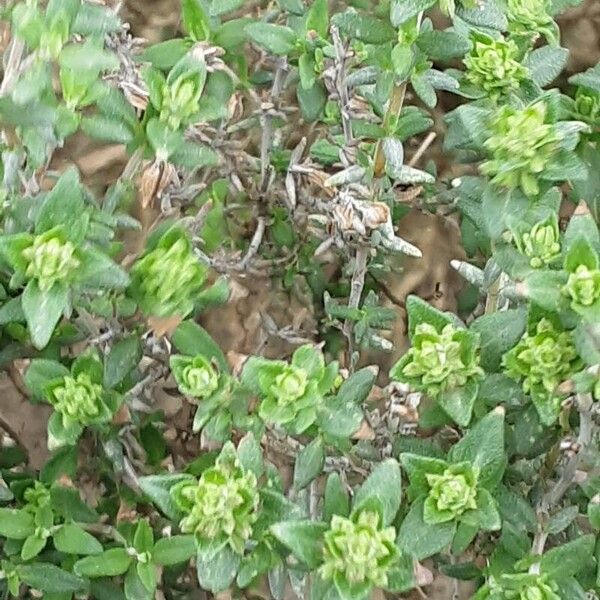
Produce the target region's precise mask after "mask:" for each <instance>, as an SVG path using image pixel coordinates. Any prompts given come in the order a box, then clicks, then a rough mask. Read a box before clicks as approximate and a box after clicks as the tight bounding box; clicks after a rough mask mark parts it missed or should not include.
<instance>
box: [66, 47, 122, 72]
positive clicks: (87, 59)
mask: <svg viewBox="0 0 600 600" xmlns="http://www.w3.org/2000/svg"><path fill="white" fill-rule="evenodd" d="M58 62H59V64H60V66H61V67H62V68H66V69H71V70H72V71H75V73H77V72H86V71H97V72H100V71H109V70H111V71H112V70H114V69H117V68H118V67H119V59H118V58H117V56H116V54H114V53H113V52H109V51H108V50H105V49H104V48H102V46H100V45H99V44H98V43H97V42H96V41H95V40H92V39H90V40H88V41H86V42H85V43H84V44H69V45H68V46H65V47H64V48H63V50H62V52H61V53H60V57H59V59H58Z"/></svg>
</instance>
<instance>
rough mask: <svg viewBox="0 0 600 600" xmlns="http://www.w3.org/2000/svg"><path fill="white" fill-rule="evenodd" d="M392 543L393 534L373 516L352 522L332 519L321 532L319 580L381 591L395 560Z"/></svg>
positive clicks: (364, 514)
mask: <svg viewBox="0 0 600 600" xmlns="http://www.w3.org/2000/svg"><path fill="white" fill-rule="evenodd" d="M395 539H396V530H395V529H394V528H393V527H386V528H382V527H381V525H380V517H379V515H378V514H377V513H375V512H369V511H362V512H360V513H359V514H358V515H357V516H355V517H354V518H353V519H347V518H345V517H341V516H339V515H334V516H333V518H332V519H331V526H330V528H329V530H328V531H326V532H325V537H324V545H323V564H322V565H321V567H320V569H319V572H320V574H321V577H323V579H325V580H334V579H336V578H337V577H340V576H341V577H342V578H343V579H345V580H346V582H347V583H348V584H350V586H352V585H357V584H365V583H370V584H372V585H373V586H378V587H385V586H386V585H387V581H388V571H389V569H390V566H391V565H392V564H393V562H394V561H395V560H396V558H397V556H398V549H397V548H396V545H395V543H394V541H395Z"/></svg>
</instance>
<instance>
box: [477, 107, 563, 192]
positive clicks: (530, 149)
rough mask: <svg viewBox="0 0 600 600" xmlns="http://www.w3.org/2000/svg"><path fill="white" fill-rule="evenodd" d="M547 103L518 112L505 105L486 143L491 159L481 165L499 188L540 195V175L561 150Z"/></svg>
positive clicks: (482, 170) (493, 124)
mask: <svg viewBox="0 0 600 600" xmlns="http://www.w3.org/2000/svg"><path fill="white" fill-rule="evenodd" d="M545 119H546V105H545V104H544V103H543V102H538V103H536V104H533V105H530V106H527V107H526V108H522V109H516V108H513V107H512V106H503V107H502V108H501V109H500V110H499V111H498V113H497V115H496V118H495V119H494V121H493V123H492V132H493V133H492V135H491V137H489V138H488V139H487V141H486V142H485V148H486V149H487V150H488V152H489V153H490V155H491V159H490V160H488V161H486V162H484V163H483V164H482V165H481V172H482V173H484V174H485V175H489V176H491V177H492V181H493V182H494V183H496V184H497V185H500V186H503V187H506V188H509V189H515V188H519V187H520V188H521V189H522V190H523V192H524V193H525V195H527V196H536V195H537V194H538V192H539V185H538V182H537V177H538V175H539V174H540V173H541V172H542V171H543V170H544V168H545V167H546V166H547V165H548V163H549V162H550V160H551V159H552V157H553V155H554V154H555V152H556V150H557V142H558V136H557V134H556V131H555V130H554V127H553V126H552V125H550V124H547V123H545Z"/></svg>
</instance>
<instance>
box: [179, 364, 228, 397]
mask: <svg viewBox="0 0 600 600" xmlns="http://www.w3.org/2000/svg"><path fill="white" fill-rule="evenodd" d="M170 365H171V370H172V371H173V376H174V377H175V381H177V387H178V388H179V391H180V392H181V393H182V394H186V395H188V396H192V397H193V398H208V397H209V396H210V395H212V393H213V392H214V391H215V390H216V389H217V388H218V387H219V374H218V373H217V371H216V370H215V368H214V367H213V365H212V364H211V363H210V361H209V360H207V359H206V358H205V357H204V356H194V357H192V356H181V355H174V356H171V359H170Z"/></svg>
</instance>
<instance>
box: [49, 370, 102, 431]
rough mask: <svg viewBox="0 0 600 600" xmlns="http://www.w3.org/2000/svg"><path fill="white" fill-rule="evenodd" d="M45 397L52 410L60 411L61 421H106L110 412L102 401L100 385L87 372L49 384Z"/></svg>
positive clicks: (86, 423)
mask: <svg viewBox="0 0 600 600" xmlns="http://www.w3.org/2000/svg"><path fill="white" fill-rule="evenodd" d="M47 398H48V401H49V402H50V404H52V406H53V407H54V410H56V411H57V412H59V413H61V414H62V416H63V421H65V422H66V423H68V422H76V423H79V424H80V425H92V424H98V423H106V422H108V421H110V419H111V418H112V413H111V412H110V410H109V409H108V407H107V406H106V404H105V403H104V401H103V389H102V386H101V385H99V384H97V383H93V382H92V380H91V379H90V376H89V375H88V374H87V373H80V374H79V375H77V376H76V377H72V376H71V375H67V376H65V377H64V378H63V379H61V380H59V381H57V382H55V383H53V384H51V385H50V386H49V387H48V389H47Z"/></svg>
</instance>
